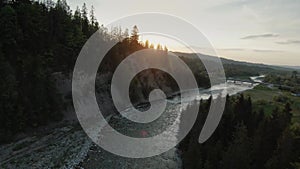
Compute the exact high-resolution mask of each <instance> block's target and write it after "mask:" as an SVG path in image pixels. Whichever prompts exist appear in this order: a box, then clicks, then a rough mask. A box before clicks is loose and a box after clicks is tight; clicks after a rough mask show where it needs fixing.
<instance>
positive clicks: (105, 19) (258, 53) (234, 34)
mask: <svg viewBox="0 0 300 169" xmlns="http://www.w3.org/2000/svg"><path fill="white" fill-rule="evenodd" d="M84 2H85V3H86V4H87V6H88V8H89V9H90V7H91V5H93V6H94V7H95V15H96V17H97V20H98V21H99V23H100V24H103V25H104V26H106V25H107V24H109V23H111V22H112V21H114V20H117V19H119V18H121V17H124V16H128V15H132V14H137V13H145V12H158V13H166V14H171V15H174V16H178V17H180V18H183V19H185V20H186V21H188V22H190V23H191V24H193V25H194V26H196V27H197V28H198V29H199V30H200V31H201V32H202V33H203V34H204V35H205V36H206V37H207V39H208V40H209V41H210V42H211V43H212V44H213V46H214V47H215V49H216V50H217V53H218V55H219V56H220V57H224V58H228V59H233V60H238V61H247V62H253V63H264V64H269V65H290V66H300V62H299V56H300V29H299V27H300V20H299V17H300V11H299V8H300V1H297V0H286V1H283V0H273V1H271V0H262V1H259V0H216V1H209V0H202V1H200V2H197V1H189V2H187V1H179V0H174V1H172V3H170V2H166V1H159V0H152V1H138V0H130V1H129V0H124V1H117V0H101V1H92V0H76V1H71V0H68V3H69V5H70V6H71V9H72V10H73V11H74V10H75V9H76V6H79V7H81V6H82V4H83V3H84ZM154 19H155V18H154ZM145 22H149V21H145ZM121 26H122V28H124V29H125V28H129V29H131V28H132V26H133V25H121ZM137 26H138V27H139V23H137ZM143 29H144V28H143V27H139V30H140V31H143ZM187 33H188V32H187ZM144 39H146V37H145V38H144ZM147 39H149V40H150V42H153V43H157V42H159V43H161V44H164V45H167V46H168V48H169V49H170V50H171V51H180V52H185V50H184V49H182V48H180V47H179V46H176V45H174V44H169V43H168V42H169V41H164V40H163V39H160V38H157V37H156V38H154V37H153V38H151V37H147ZM190 45H193V44H192V42H191V43H190ZM194 48H198V49H199V51H198V50H197V52H200V53H205V52H203V48H201V47H199V46H195V47H194Z"/></svg>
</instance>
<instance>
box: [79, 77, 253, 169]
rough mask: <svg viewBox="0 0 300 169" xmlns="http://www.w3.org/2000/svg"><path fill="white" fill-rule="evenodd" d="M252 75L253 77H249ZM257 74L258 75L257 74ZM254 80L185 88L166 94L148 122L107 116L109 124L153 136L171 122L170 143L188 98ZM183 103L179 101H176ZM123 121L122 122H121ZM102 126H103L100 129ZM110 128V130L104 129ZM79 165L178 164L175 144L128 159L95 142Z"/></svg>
mask: <svg viewBox="0 0 300 169" xmlns="http://www.w3.org/2000/svg"><path fill="white" fill-rule="evenodd" d="M252 78H253V79H256V77H252ZM257 78H259V77H257ZM255 85H257V84H254V85H253V84H248V83H239V84H235V83H226V84H219V85H215V86H212V87H211V88H209V89H194V90H190V91H186V92H188V93H189V95H188V97H186V98H183V100H180V97H179V96H176V95H175V96H174V97H172V98H168V100H167V101H168V104H167V108H166V110H165V112H164V113H163V114H162V115H161V117H159V118H158V119H157V120H155V121H154V122H151V123H149V124H143V125H138V124H136V123H131V122H129V121H127V120H124V118H123V117H121V115H120V116H114V117H112V118H111V120H110V122H111V123H110V124H111V125H112V126H113V128H114V129H116V130H117V131H119V132H121V133H122V134H125V135H128V136H132V137H142V136H143V135H145V133H146V134H147V136H154V135H156V134H159V133H161V132H162V131H164V130H165V129H166V127H168V126H170V125H172V124H175V125H173V128H172V130H171V131H172V132H170V133H168V134H167V135H166V137H168V139H167V140H168V141H169V142H166V143H165V144H172V143H173V142H177V137H176V136H177V132H178V130H179V124H180V114H181V111H182V110H183V109H185V108H186V107H187V106H188V105H189V104H191V103H192V101H193V100H194V99H195V98H196V99H197V100H201V99H202V100H206V99H208V98H209V97H210V96H213V97H217V96H218V95H219V94H220V91H223V90H224V89H226V90H227V93H223V96H226V94H228V95H235V94H237V93H240V92H243V91H246V90H249V89H252V88H253V87H254V86H255ZM196 90H199V92H200V95H198V96H195V95H194V94H195V93H196V92H195V91H196ZM180 103H183V104H180ZM130 111H131V109H130V108H129V109H127V110H126V112H125V113H130ZM124 121H125V122H124ZM104 130H105V129H104ZM106 132H111V131H106ZM80 166H81V167H83V168H99V169H107V168H118V169H119V168H124V169H125V168H126V169H127V168H130V169H140V168H143V169H166V168H167V169H168V168H169V169H180V168H182V164H181V159H180V155H179V152H178V149H177V148H176V147H175V148H173V149H171V150H169V151H168V152H165V153H163V154H161V155H157V156H154V157H150V158H144V159H129V158H124V157H120V156H116V155H113V154H111V153H108V152H106V151H105V150H103V149H101V148H99V147H98V146H96V145H93V146H92V150H91V151H89V153H88V158H86V159H85V160H84V161H83V163H81V165H80Z"/></svg>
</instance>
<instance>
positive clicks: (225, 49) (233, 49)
mask: <svg viewBox="0 0 300 169" xmlns="http://www.w3.org/2000/svg"><path fill="white" fill-rule="evenodd" d="M219 50H223V51H244V50H245V49H242V48H223V49H219Z"/></svg>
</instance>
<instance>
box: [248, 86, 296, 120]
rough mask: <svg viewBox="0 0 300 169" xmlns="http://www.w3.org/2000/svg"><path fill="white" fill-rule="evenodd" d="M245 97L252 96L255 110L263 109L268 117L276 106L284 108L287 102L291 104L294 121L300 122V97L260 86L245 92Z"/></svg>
mask: <svg viewBox="0 0 300 169" xmlns="http://www.w3.org/2000/svg"><path fill="white" fill-rule="evenodd" d="M244 95H245V96H251V99H252V101H253V103H254V104H253V108H254V110H256V111H259V110H260V109H263V110H264V112H265V113H266V114H267V115H270V114H271V113H272V111H273V110H274V109H275V107H276V106H278V107H279V108H283V107H284V105H285V102H290V104H291V108H292V114H293V121H294V122H300V97H295V96H292V95H291V93H290V92H286V91H281V90H279V89H278V88H269V87H267V86H264V85H259V86H256V87H255V88H254V89H252V90H248V91H245V92H244Z"/></svg>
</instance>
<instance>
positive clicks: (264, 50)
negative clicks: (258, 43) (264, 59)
mask: <svg viewBox="0 0 300 169" xmlns="http://www.w3.org/2000/svg"><path fill="white" fill-rule="evenodd" d="M252 51H254V52H264V53H268V52H271V53H274V52H283V51H281V50H268V49H253V50H252Z"/></svg>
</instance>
